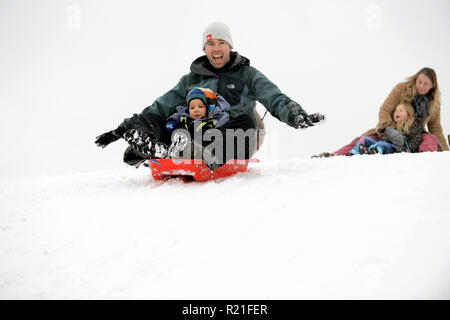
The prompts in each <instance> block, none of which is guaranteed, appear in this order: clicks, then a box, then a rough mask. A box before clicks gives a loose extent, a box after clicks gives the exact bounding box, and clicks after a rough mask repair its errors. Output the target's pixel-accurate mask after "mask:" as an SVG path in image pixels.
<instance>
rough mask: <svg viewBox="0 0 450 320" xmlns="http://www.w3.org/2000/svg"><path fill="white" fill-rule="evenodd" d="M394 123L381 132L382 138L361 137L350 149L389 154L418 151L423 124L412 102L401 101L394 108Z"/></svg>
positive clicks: (355, 151)
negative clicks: (416, 115)
mask: <svg viewBox="0 0 450 320" xmlns="http://www.w3.org/2000/svg"><path fill="white" fill-rule="evenodd" d="M393 119H394V123H393V124H392V126H390V127H388V128H386V129H385V130H383V131H382V132H380V134H379V137H380V140H375V139H373V138H371V137H369V136H364V137H361V139H360V140H359V141H358V142H357V143H356V144H355V146H354V148H353V149H352V150H350V155H355V154H376V153H380V154H389V153H396V152H402V151H405V152H417V151H418V150H419V145H420V144H421V143H422V132H423V124H422V121H420V120H419V119H416V118H415V117H414V109H413V107H412V106H411V105H410V104H406V103H400V104H399V105H397V107H396V108H395V110H394V116H393Z"/></svg>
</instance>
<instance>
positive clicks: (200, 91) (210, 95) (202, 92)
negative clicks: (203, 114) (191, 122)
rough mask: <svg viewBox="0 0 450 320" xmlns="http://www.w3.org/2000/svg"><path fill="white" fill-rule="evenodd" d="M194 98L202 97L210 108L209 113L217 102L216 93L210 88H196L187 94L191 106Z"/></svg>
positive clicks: (187, 101) (187, 100) (187, 102)
mask: <svg viewBox="0 0 450 320" xmlns="http://www.w3.org/2000/svg"><path fill="white" fill-rule="evenodd" d="M194 99H200V100H201V101H203V103H204V104H205V105H206V107H207V108H208V110H207V111H208V113H210V112H211V111H212V110H213V109H214V108H215V106H216V104H217V96H216V94H215V93H214V92H213V91H212V90H211V89H208V88H194V89H192V90H191V91H189V93H188V94H187V96H186V104H187V106H188V107H189V102H191V101H192V100H194Z"/></svg>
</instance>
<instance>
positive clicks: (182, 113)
mask: <svg viewBox="0 0 450 320" xmlns="http://www.w3.org/2000/svg"><path fill="white" fill-rule="evenodd" d="M229 110H230V104H229V103H228V102H227V101H226V100H225V99H224V98H223V97H222V96H216V94H215V93H214V92H213V91H212V90H211V89H205V88H194V89H192V90H191V91H189V93H188V94H187V96H186V105H184V106H178V107H176V112H175V113H174V114H172V115H171V116H170V117H169V118H168V119H167V120H166V121H165V129H166V131H167V132H166V133H164V132H159V131H160V130H159V128H160V127H161V126H160V125H158V122H160V121H161V120H160V119H158V118H157V117H155V116H148V117H149V118H143V117H142V118H138V119H137V121H136V124H137V125H135V129H130V130H128V131H127V132H125V134H124V139H125V140H126V141H127V142H128V143H129V144H130V146H131V147H132V148H133V149H134V150H135V151H137V152H138V153H141V154H142V156H143V157H146V158H166V157H167V156H171V155H173V154H176V153H177V152H178V151H180V150H182V149H183V148H184V147H185V146H186V144H187V137H186V136H185V135H183V134H177V133H175V134H174V136H173V137H172V138H171V140H170V138H169V139H166V138H164V137H165V136H167V133H169V134H171V133H172V132H173V131H175V129H177V128H183V129H187V130H188V131H189V132H190V133H191V135H193V134H194V131H201V132H203V131H204V130H207V129H209V128H218V127H220V126H222V125H224V124H225V123H226V122H227V121H228V120H229V119H230V115H229ZM163 126H164V125H163ZM169 141H170V142H169ZM167 142H168V143H167ZM166 143H167V144H170V143H171V146H170V148H168V147H167V144H166Z"/></svg>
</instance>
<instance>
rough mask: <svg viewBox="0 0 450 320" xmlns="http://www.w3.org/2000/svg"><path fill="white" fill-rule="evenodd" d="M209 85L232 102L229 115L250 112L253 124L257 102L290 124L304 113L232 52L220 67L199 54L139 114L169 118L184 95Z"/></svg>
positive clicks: (130, 120) (130, 123)
mask: <svg viewBox="0 0 450 320" xmlns="http://www.w3.org/2000/svg"><path fill="white" fill-rule="evenodd" d="M195 87H201V88H210V89H211V90H213V91H214V92H216V93H218V94H219V95H221V96H223V97H224V98H225V100H227V101H228V103H229V104H230V105H231V109H230V118H231V119H234V118H236V117H237V116H239V115H243V114H247V115H250V116H251V117H252V118H253V120H254V121H255V123H256V120H255V116H254V114H253V108H255V106H256V101H259V102H260V103H261V104H262V105H263V106H264V107H265V108H266V109H267V110H268V111H269V112H270V113H271V114H272V116H274V117H275V118H277V119H279V120H281V121H283V122H285V123H287V124H289V120H290V119H291V118H292V117H293V116H295V115H297V114H303V115H306V114H307V113H306V112H305V111H304V110H303V109H302V107H301V106H300V105H299V104H298V103H296V102H295V101H292V100H291V99H289V97H287V96H286V95H285V94H283V93H281V91H280V89H279V88H278V87H277V86H276V85H275V84H273V83H272V82H271V81H270V80H269V79H267V78H266V77H265V76H264V75H263V74H262V73H261V72H259V71H258V70H256V69H255V68H253V67H251V66H250V60H248V59H247V58H245V57H243V56H241V55H239V53H237V52H231V55H230V62H229V63H228V64H227V65H226V66H225V67H223V68H222V69H220V70H217V69H214V67H212V66H211V64H210V63H209V61H208V58H207V57H206V55H205V56H201V57H199V58H198V59H196V60H195V61H194V62H193V63H192V65H191V72H190V73H188V74H186V75H184V76H183V77H182V78H181V79H180V81H179V82H178V84H177V85H176V86H175V87H174V88H173V89H172V90H170V91H169V92H167V93H166V94H164V95H162V96H161V97H159V98H158V99H156V100H155V102H153V104H152V105H150V106H148V107H147V108H145V109H144V110H143V111H142V113H147V112H150V113H153V114H157V115H159V116H162V117H164V118H168V117H169V116H171V115H172V114H173V113H174V112H175V111H176V107H177V106H179V105H184V104H185V101H186V100H185V99H186V95H187V94H188V92H189V91H190V90H191V89H193V88H195ZM137 117H138V115H137V114H134V115H133V116H132V117H131V118H127V119H125V120H124V121H123V122H122V124H121V125H120V127H122V129H125V130H128V129H131V128H133V125H134V122H135V120H136V118H137Z"/></svg>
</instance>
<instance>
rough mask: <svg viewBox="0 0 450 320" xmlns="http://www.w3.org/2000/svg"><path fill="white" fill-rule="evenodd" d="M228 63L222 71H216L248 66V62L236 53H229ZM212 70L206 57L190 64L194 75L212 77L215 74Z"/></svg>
mask: <svg viewBox="0 0 450 320" xmlns="http://www.w3.org/2000/svg"><path fill="white" fill-rule="evenodd" d="M230 61H232V62H231V64H230V63H228V64H227V65H226V66H225V67H224V68H222V69H217V71H219V70H220V71H223V70H232V69H234V68H236V67H238V66H242V65H244V66H249V65H250V60H249V59H247V58H246V57H244V56H241V55H240V54H239V53H238V52H235V51H232V52H231V53H230ZM211 70H214V67H213V66H211V64H210V63H209V60H208V57H207V56H206V55H204V56H201V57H199V58H197V59H195V60H194V62H192V64H191V72H193V73H196V74H200V75H204V76H214V75H216V74H217V73H215V72H213V71H211Z"/></svg>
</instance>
